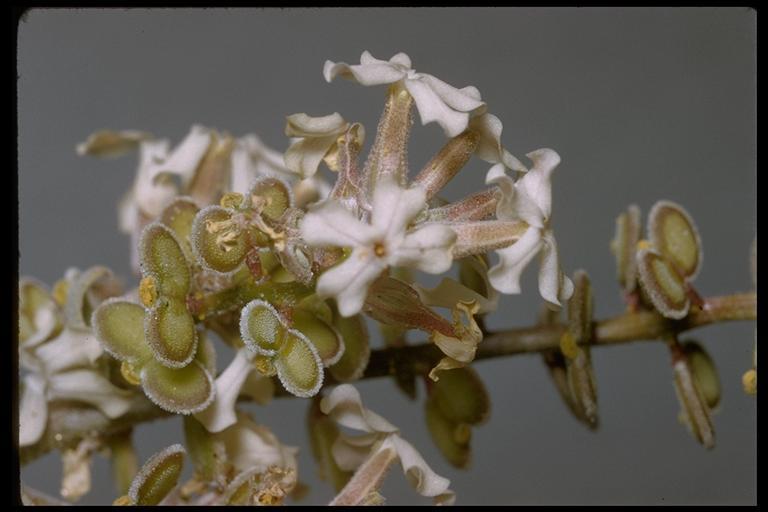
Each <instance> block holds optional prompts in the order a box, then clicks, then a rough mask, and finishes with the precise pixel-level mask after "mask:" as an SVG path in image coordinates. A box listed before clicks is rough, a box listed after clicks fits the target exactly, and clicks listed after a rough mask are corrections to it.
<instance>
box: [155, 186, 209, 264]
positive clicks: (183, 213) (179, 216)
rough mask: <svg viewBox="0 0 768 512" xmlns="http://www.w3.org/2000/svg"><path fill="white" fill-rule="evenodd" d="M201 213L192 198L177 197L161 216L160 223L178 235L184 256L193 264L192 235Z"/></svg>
mask: <svg viewBox="0 0 768 512" xmlns="http://www.w3.org/2000/svg"><path fill="white" fill-rule="evenodd" d="M199 211H200V208H198V206H197V203H195V201H194V200H193V199H192V198H191V197H177V198H176V199H174V200H173V202H172V203H171V204H169V205H168V206H166V207H165V209H164V210H163V213H162V214H161V216H160V222H162V223H163V224H165V225H166V226H167V227H168V228H169V229H170V230H171V231H173V233H174V234H175V235H176V238H177V239H178V241H179V243H180V244H181V248H182V250H183V251H184V255H185V256H186V257H187V259H188V260H189V261H190V262H192V261H194V256H193V254H192V245H191V243H190V235H191V234H192V223H193V222H194V220H195V215H197V212H199Z"/></svg>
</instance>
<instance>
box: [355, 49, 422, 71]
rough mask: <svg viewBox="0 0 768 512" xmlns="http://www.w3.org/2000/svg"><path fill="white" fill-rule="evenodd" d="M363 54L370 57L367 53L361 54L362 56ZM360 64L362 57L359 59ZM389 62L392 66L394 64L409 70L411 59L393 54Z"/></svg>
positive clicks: (405, 55)
mask: <svg viewBox="0 0 768 512" xmlns="http://www.w3.org/2000/svg"><path fill="white" fill-rule="evenodd" d="M365 54H368V55H370V53H368V52H363V55H365ZM360 62H361V63H362V62H363V58H362V57H360ZM389 62H391V63H392V64H396V65H398V66H402V67H404V68H406V69H411V58H410V57H409V56H408V55H407V54H405V53H403V52H400V53H398V54H395V55H394V56H393V57H392V58H391V59H389Z"/></svg>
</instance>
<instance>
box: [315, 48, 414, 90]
mask: <svg viewBox="0 0 768 512" xmlns="http://www.w3.org/2000/svg"><path fill="white" fill-rule="evenodd" d="M360 62H361V64H359V65H353V66H350V65H349V64H347V63H346V62H331V61H330V60H327V61H325V65H324V66H323V76H324V77H325V81H326V82H330V81H331V80H333V79H334V78H336V77H337V76H339V75H341V76H343V77H344V78H348V79H351V80H355V81H357V82H358V83H359V84H361V85H381V84H391V83H394V82H397V81H398V80H400V79H402V78H403V77H404V76H405V74H406V70H404V69H402V68H400V67H399V66H397V65H395V64H391V63H389V62H387V61H383V60H379V59H376V58H374V57H373V56H371V54H370V53H368V52H363V55H362V56H361V57H360Z"/></svg>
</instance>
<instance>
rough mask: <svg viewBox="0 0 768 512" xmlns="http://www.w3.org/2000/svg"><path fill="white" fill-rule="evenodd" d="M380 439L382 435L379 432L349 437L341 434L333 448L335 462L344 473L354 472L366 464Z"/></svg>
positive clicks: (332, 453)
mask: <svg viewBox="0 0 768 512" xmlns="http://www.w3.org/2000/svg"><path fill="white" fill-rule="evenodd" d="M379 439H381V434H380V433H378V432H375V433H371V434H363V435H359V436H349V435H346V434H344V433H343V432H341V433H339V436H338V437H337V438H336V440H335V441H334V442H333V445H332V446H331V455H332V456H333V461H334V462H335V463H336V465H337V466H338V467H339V469H341V470H342V471H354V470H355V469H357V468H358V467H359V466H360V465H361V464H362V463H363V462H365V459H367V458H368V456H369V455H370V453H371V447H372V446H373V445H374V444H375V443H376V441H378V440H379Z"/></svg>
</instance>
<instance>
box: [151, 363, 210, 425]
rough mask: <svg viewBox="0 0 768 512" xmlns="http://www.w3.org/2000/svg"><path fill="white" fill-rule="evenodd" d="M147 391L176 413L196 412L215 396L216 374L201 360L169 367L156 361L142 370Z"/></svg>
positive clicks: (169, 410)
mask: <svg viewBox="0 0 768 512" xmlns="http://www.w3.org/2000/svg"><path fill="white" fill-rule="evenodd" d="M141 385H142V387H143V388H144V393H145V394H146V395H147V397H148V398H149V399H150V400H152V401H153V402H154V403H155V404H157V406H158V407H160V408H161V409H164V410H166V411H168V412H172V413H175V414H193V413H196V412H200V411H202V410H203V409H205V408H206V407H208V406H209V405H210V404H211V402H212V401H213V398H214V383H213V377H211V374H210V373H208V371H207V370H206V369H205V368H203V366H202V365H201V364H200V363H198V362H197V361H192V362H191V363H190V364H188V365H187V366H185V367H184V368H168V367H166V366H163V365H161V364H160V363H159V362H157V361H155V360H150V361H147V363H146V364H145V365H144V367H143V368H142V369H141Z"/></svg>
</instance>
